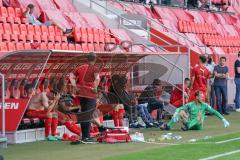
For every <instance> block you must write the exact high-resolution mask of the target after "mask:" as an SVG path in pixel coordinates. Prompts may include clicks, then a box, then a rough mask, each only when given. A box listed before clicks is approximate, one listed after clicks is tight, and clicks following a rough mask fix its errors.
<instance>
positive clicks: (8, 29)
mask: <svg viewBox="0 0 240 160" xmlns="http://www.w3.org/2000/svg"><path fill="white" fill-rule="evenodd" d="M3 28H4V33H6V34H12V29H11V26H10V24H8V23H4V24H3Z"/></svg>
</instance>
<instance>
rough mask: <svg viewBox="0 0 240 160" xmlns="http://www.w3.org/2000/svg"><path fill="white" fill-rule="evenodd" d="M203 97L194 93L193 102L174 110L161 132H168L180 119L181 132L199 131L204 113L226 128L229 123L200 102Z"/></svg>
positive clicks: (198, 93) (200, 93)
mask: <svg viewBox="0 0 240 160" xmlns="http://www.w3.org/2000/svg"><path fill="white" fill-rule="evenodd" d="M203 97H204V96H203V93H202V91H196V92H195V98H196V99H195V101H194V102H190V103H187V104H186V105H184V106H182V107H180V108H178V109H176V111H175V113H174V115H173V117H172V119H171V120H170V121H169V122H168V123H167V124H163V125H162V126H161V127H160V128H161V129H163V130H170V129H171V128H172V126H173V124H174V123H176V122H178V120H179V117H180V118H181V119H182V120H183V127H182V128H181V129H182V130H184V131H186V130H201V129H202V128H203V123H204V120H205V112H206V111H208V112H210V113H212V114H213V115H216V116H217V117H218V118H219V119H221V120H222V121H223V123H224V127H225V128H227V127H228V126H229V125H230V123H229V122H228V121H227V120H226V119H225V118H224V117H223V116H222V115H221V114H220V113H219V112H217V111H216V110H214V109H213V108H212V107H211V106H209V105H208V104H207V103H204V102H202V100H203Z"/></svg>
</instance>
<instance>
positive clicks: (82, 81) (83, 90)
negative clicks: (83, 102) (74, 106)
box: [75, 64, 99, 98]
mask: <svg viewBox="0 0 240 160" xmlns="http://www.w3.org/2000/svg"><path fill="white" fill-rule="evenodd" d="M96 73H99V69H98V68H97V67H96V66H95V65H88V64H85V65H82V66H80V67H79V68H78V69H77V71H76V72H75V76H76V81H77V86H78V88H79V89H80V90H79V94H80V95H79V96H80V97H88V98H96V97H97V94H96V93H94V92H93V91H92V89H93V87H94V81H95V76H94V74H96Z"/></svg>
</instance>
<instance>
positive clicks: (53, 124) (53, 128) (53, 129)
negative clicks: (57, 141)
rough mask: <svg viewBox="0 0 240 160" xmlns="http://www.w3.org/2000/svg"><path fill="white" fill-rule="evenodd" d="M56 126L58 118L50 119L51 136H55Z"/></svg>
mask: <svg viewBox="0 0 240 160" xmlns="http://www.w3.org/2000/svg"><path fill="white" fill-rule="evenodd" d="M57 126H58V118H55V117H53V118H52V126H51V130H52V136H55V135H56V132H57Z"/></svg>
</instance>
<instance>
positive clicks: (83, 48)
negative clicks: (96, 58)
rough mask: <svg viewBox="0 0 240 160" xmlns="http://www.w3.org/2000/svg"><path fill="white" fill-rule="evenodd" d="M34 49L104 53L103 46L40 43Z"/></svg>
mask: <svg viewBox="0 0 240 160" xmlns="http://www.w3.org/2000/svg"><path fill="white" fill-rule="evenodd" d="M36 49H43V50H44V49H55V50H76V51H85V52H88V51H105V50H106V49H105V44H98V43H94V44H93V43H83V44H67V43H62V44H59V43H56V44H53V43H40V44H39V46H38V47H36Z"/></svg>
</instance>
